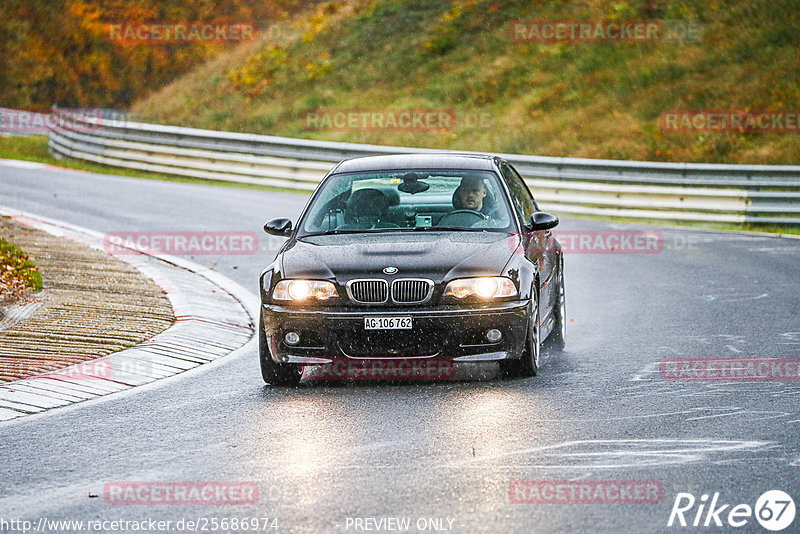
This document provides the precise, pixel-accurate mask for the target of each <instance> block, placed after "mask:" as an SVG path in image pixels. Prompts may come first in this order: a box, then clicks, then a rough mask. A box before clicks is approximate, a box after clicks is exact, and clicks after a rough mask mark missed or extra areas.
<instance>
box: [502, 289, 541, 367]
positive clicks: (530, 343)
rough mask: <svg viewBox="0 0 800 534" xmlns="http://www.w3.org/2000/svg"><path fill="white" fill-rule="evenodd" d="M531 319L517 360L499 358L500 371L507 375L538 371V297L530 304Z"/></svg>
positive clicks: (539, 342)
mask: <svg viewBox="0 0 800 534" xmlns="http://www.w3.org/2000/svg"><path fill="white" fill-rule="evenodd" d="M531 308H532V309H531V320H530V324H529V325H528V334H527V336H526V338H525V349H524V350H523V352H522V356H521V357H520V358H519V359H517V360H500V362H499V363H500V372H501V373H502V374H503V375H505V376H507V377H509V378H513V377H525V378H527V377H531V376H536V374H537V373H538V372H539V353H540V349H541V341H540V340H541V331H540V328H539V303H538V299H537V300H536V301H535V302H533V303H532V305H531Z"/></svg>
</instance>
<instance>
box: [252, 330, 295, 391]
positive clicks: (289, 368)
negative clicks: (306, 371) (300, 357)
mask: <svg viewBox="0 0 800 534" xmlns="http://www.w3.org/2000/svg"><path fill="white" fill-rule="evenodd" d="M258 358H259V360H261V377H262V378H263V379H264V382H266V383H267V384H272V385H273V386H296V385H297V384H299V383H300V378H301V377H302V376H303V367H302V366H300V365H293V364H288V363H276V362H275V361H274V360H273V359H272V356H270V354H269V347H268V346H267V334H266V332H264V317H261V316H260V317H259V318H258Z"/></svg>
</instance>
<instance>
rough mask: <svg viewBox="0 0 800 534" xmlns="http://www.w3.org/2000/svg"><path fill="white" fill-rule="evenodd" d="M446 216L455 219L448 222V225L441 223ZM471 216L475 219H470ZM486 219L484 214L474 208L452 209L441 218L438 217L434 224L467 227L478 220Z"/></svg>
mask: <svg viewBox="0 0 800 534" xmlns="http://www.w3.org/2000/svg"><path fill="white" fill-rule="evenodd" d="M448 217H451V218H453V219H455V221H454V222H450V224H449V225H446V224H443V223H444V222H445V221H446V220H447V218H448ZM473 218H475V219H477V220H472V219H473ZM486 219H487V217H486V215H484V214H483V213H481V212H479V211H475V210H466V209H461V210H453V211H451V212H450V213H448V214H447V215H445V216H444V217H442V218H441V219H439V223H438V224H437V225H436V226H462V227H469V228H471V227H472V226H473V225H474V224H476V223H478V222H482V221H485V220H486Z"/></svg>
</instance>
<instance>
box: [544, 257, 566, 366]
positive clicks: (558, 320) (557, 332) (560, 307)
mask: <svg viewBox="0 0 800 534" xmlns="http://www.w3.org/2000/svg"><path fill="white" fill-rule="evenodd" d="M553 313H554V317H555V322H554V324H553V331H552V332H551V333H550V335H549V336H548V341H549V342H550V343H549V344H550V346H552V347H553V348H554V349H556V350H564V346H565V345H566V342H567V295H566V292H565V290H564V256H561V261H560V262H559V265H558V303H557V304H556V309H555V310H553Z"/></svg>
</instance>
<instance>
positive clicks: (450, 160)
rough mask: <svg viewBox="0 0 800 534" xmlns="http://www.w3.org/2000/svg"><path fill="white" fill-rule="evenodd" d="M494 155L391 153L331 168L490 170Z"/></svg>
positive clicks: (342, 170) (343, 169) (492, 167)
mask: <svg viewBox="0 0 800 534" xmlns="http://www.w3.org/2000/svg"><path fill="white" fill-rule="evenodd" d="M495 159H496V157H495V156H490V155H488V154H460V153H459V154H448V153H444V154H392V155H386V156H366V157H362V158H353V159H347V160H344V161H343V162H341V163H340V164H339V165H337V166H336V168H335V169H334V170H333V173H334V174H338V173H344V172H364V171H392V170H413V169H459V170H481V171H490V170H494V169H495V168H496V167H495Z"/></svg>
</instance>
